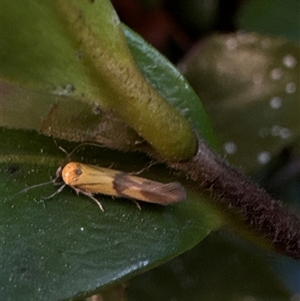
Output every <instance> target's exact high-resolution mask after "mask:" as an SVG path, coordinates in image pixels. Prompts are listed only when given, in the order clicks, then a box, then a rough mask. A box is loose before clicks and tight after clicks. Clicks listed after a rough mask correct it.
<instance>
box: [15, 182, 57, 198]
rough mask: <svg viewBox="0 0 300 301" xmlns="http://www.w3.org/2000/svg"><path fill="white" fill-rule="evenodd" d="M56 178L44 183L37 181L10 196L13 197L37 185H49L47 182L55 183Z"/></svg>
mask: <svg viewBox="0 0 300 301" xmlns="http://www.w3.org/2000/svg"><path fill="white" fill-rule="evenodd" d="M56 180H57V178H55V179H53V180H51V181H48V182H44V183H39V184H35V185H33V186H30V187H26V188H24V189H22V190H21V191H19V192H17V193H15V194H14V195H12V196H11V197H10V198H14V197H15V196H16V195H18V194H20V193H23V192H27V191H28V190H31V189H33V188H37V187H41V186H45V185H49V184H55V181H56Z"/></svg>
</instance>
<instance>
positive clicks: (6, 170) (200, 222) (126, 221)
mask: <svg viewBox="0 0 300 301" xmlns="http://www.w3.org/2000/svg"><path fill="white" fill-rule="evenodd" d="M1 139H2V141H1V155H0V162H1V195H2V200H1V209H0V210H1V240H2V254H1V273H2V274H1V275H2V281H1V296H2V299H5V300H16V299H17V300H28V299H30V300H65V299H71V298H75V297H76V296H77V297H82V296H83V295H89V294H91V293H92V292H95V291H96V290H97V289H99V288H103V287H105V286H107V285H111V284H113V283H114V282H115V281H116V282H119V281H121V280H124V279H127V278H128V277H130V275H132V274H135V273H140V272H141V271H144V270H147V269H150V268H151V267H153V266H156V265H158V264H160V263H161V262H164V261H166V260H169V259H171V258H173V257H175V256H177V255H178V254H180V253H183V252H184V251H186V250H188V249H190V248H191V247H193V246H194V245H195V244H196V243H197V242H199V241H200V240H201V239H202V238H204V237H205V236H206V235H207V234H208V233H209V232H210V231H211V229H212V228H214V227H216V226H217V225H218V224H219V218H218V217H217V216H216V215H215V214H214V213H213V211H212V210H211V209H210V208H209V206H208V205H206V204H205V203H203V202H200V201H199V197H197V196H195V195H194V194H193V193H192V192H190V193H189V195H188V200H187V201H185V202H180V203H177V204H174V205H171V206H168V207H163V206H159V205H149V204H141V207H142V210H139V209H138V208H137V207H136V205H135V204H134V203H133V202H132V201H130V200H126V199H112V198H111V197H105V196H99V197H98V199H99V200H100V201H101V202H102V205H103V207H104V209H105V212H104V213H103V212H101V211H100V210H99V208H98V207H97V205H96V204H95V203H93V202H92V201H91V200H90V199H89V198H87V197H85V196H82V195H80V196H77V195H76V193H75V192H74V191H73V190H72V189H70V188H65V189H64V191H63V192H61V193H60V194H58V195H56V196H55V197H53V198H51V199H50V200H43V197H44V196H49V195H51V194H52V193H53V192H55V191H56V189H57V188H58V187H57V186H54V185H53V184H50V185H45V186H42V187H36V188H33V189H30V190H28V191H24V192H22V189H24V188H25V187H30V186H32V185H36V184H39V183H43V182H46V181H49V180H50V179H51V178H53V177H54V176H55V171H56V169H57V167H58V166H59V165H60V164H61V163H63V161H64V160H65V154H63V153H62V152H61V151H60V150H59V149H58V148H57V145H56V144H55V143H54V141H53V139H52V138H46V137H44V136H41V135H38V134H34V133H32V132H24V131H15V130H2V132H1ZM63 146H64V147H66V146H68V148H70V147H73V145H69V144H67V145H65V144H63ZM76 159H77V160H81V161H83V162H89V163H92V164H97V165H100V166H105V167H109V166H111V165H112V164H113V168H115V169H121V170H126V169H127V171H138V170H139V169H141V168H143V167H145V166H146V165H147V159H146V158H145V156H141V155H140V156H137V155H136V154H124V153H121V152H117V151H115V152H112V151H108V150H106V149H101V148H100V149H98V148H96V149H94V148H87V147H85V148H83V151H80V150H79V151H78V152H77V154H74V160H76ZM128 168H130V169H131V170H128ZM143 176H147V177H150V178H152V179H155V180H158V181H164V182H168V181H170V180H174V178H176V176H174V175H171V174H170V171H166V170H165V169H164V168H163V167H162V166H157V167H155V166H154V167H152V168H151V169H150V170H149V171H148V172H146V173H145V174H143ZM181 180H182V179H181ZM19 192H21V193H19ZM16 193H17V194H16ZM75 299H76V298H75Z"/></svg>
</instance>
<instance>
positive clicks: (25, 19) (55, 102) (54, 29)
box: [1, 0, 196, 160]
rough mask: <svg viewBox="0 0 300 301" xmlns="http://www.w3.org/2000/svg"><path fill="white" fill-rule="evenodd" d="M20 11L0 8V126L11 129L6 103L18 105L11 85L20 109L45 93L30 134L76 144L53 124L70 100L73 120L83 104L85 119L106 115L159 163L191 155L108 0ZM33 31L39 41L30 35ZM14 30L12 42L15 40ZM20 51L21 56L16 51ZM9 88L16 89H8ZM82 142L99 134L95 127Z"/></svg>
mask: <svg viewBox="0 0 300 301" xmlns="http://www.w3.org/2000/svg"><path fill="white" fill-rule="evenodd" d="M25 5H26V4H24V2H23V1H19V2H18V1H16V2H14V3H13V4H10V2H5V4H4V9H3V10H2V13H3V16H2V19H3V23H4V25H5V26H6V25H7V26H6V28H7V30H6V31H5V33H3V34H2V36H1V40H3V41H4V42H3V43H2V49H1V52H2V53H3V57H2V62H1V64H2V65H3V71H2V73H3V75H2V77H3V81H4V85H5V86H6V85H8V86H10V89H8V93H5V96H6V97H7V98H6V99H5V101H6V102H8V103H10V105H8V104H7V105H6V106H8V109H7V111H6V114H4V115H5V116H6V120H5V122H4V123H3V124H4V125H6V126H13V125H12V124H11V122H10V118H9V117H8V116H7V115H8V113H9V112H12V111H13V110H16V108H18V107H19V105H18V104H17V105H16V103H14V104H13V105H14V107H13V108H11V106H12V105H11V101H10V99H11V98H14V99H15V100H16V99H18V97H17V95H18V94H17V91H15V90H16V89H17V88H19V87H18V83H23V84H24V86H23V88H24V89H25V92H24V93H23V94H26V91H27V92H28V97H26V103H27V107H30V106H31V105H32V101H31V94H32V93H35V92H38V93H48V94H50V95H49V96H50V97H49V100H48V102H44V104H43V105H42V109H41V111H42V113H43V114H42V119H41V120H40V123H41V124H40V127H38V128H37V129H38V130H40V129H41V130H42V131H43V132H44V133H47V134H51V135H53V134H54V135H55V136H57V137H61V138H68V139H72V140H77V141H78V140H83V139H82V137H80V135H75V134H73V135H71V134H70V131H68V130H65V129H64V126H62V124H61V123H62V122H61V119H63V118H62V116H64V115H67V116H69V115H70V109H69V110H65V108H64V107H63V105H62V103H63V102H64V100H65V99H66V101H68V100H69V97H71V98H72V99H74V102H75V105H74V106H72V109H71V111H72V110H75V112H74V116H77V115H78V111H76V103H77V102H78V101H80V102H83V103H84V104H85V106H86V108H85V110H84V112H85V113H86V112H88V109H87V108H88V106H87V105H89V107H90V115H94V114H97V112H98V111H103V110H104V111H106V112H107V111H109V112H111V110H113V112H114V114H115V115H116V116H118V117H119V118H121V119H122V120H123V121H125V122H126V124H127V125H128V126H130V127H131V128H132V129H133V130H134V131H135V132H136V133H137V134H138V135H139V136H141V137H142V138H144V139H145V140H147V142H149V144H150V145H151V146H152V147H153V148H154V149H155V151H156V152H157V153H158V154H159V155H161V156H162V157H163V158H166V159H170V160H176V159H186V158H189V157H191V156H192V155H193V154H194V153H195V151H196V137H195V134H194V132H193V131H192V129H191V126H190V124H189V123H188V122H187V120H186V119H185V118H184V117H183V116H182V114H181V113H180V112H179V111H178V110H176V109H174V108H173V107H172V106H171V105H170V104H169V103H168V101H166V99H163V98H162V97H161V95H160V93H159V91H156V90H155V89H153V88H152V86H151V85H150V84H149V83H148V82H147V81H146V80H145V79H144V78H143V76H142V75H141V73H140V71H139V69H138V68H137V66H136V64H135V62H134V60H133V57H132V56H131V53H130V51H129V49H128V47H127V44H126V40H125V37H124V34H123V30H122V27H121V26H120V24H119V21H118V19H117V16H116V15H115V12H114V11H113V9H112V7H111V4H110V3H109V2H108V1H104V0H102V1H97V2H93V1H90V2H89V1H86V2H82V1H77V0H70V1H68V2H66V1H59V0H56V1H52V2H50V3H49V2H40V1H36V0H31V1H30V5H29V6H28V5H26V9H27V14H22V12H23V11H24V9H25V7H24V6H25ZM4 12H5V13H4ZM10 15H13V17H12V19H13V21H12V20H11V18H10ZM14 18H16V19H14ZM32 20H34V21H32ZM32 23H35V24H34V25H33V24H32ZM21 24H22V25H21ZM35 26H38V28H39V30H40V31H41V32H43V34H42V35H41V34H40V32H36V31H34V28H35ZM16 32H18V34H19V35H20V36H21V37H20V38H18V37H19V36H18V35H17V39H16V38H15V37H16ZM36 45H38V47H37V46H36ZM60 48H61V51H59V49H60ZM147 48H149V47H148V46H146V47H145V49H144V50H146V49H147ZM21 49H24V52H22V53H20V51H21ZM44 58H46V59H45V60H44ZM44 61H45V63H44ZM20 70H21V71H20ZM174 71H175V70H174ZM172 73H173V77H176V76H178V72H172ZM181 82H182V85H183V86H184V85H185V84H186V83H184V81H181ZM13 84H15V85H17V86H16V87H15V89H14V85H13ZM161 89H163V87H162V88H161ZM53 95H56V96H60V97H56V98H55V97H53ZM66 96H68V98H66ZM10 97H11V98H10ZM23 97H24V96H23ZM41 97H42V98H43V96H41ZM23 101H24V100H23ZM19 102H21V100H19ZM21 103H22V102H21ZM22 107H24V105H23V106H22ZM183 109H184V110H188V109H189V108H188V107H184V108H183ZM102 115H103V114H102ZM102 115H101V116H102ZM25 116H28V114H27V112H25ZM25 116H24V117H25ZM101 116H100V117H99V119H100V120H101ZM93 117H94V118H92V120H93V121H94V120H95V116H93ZM24 119H25V118H24ZM28 119H30V118H28ZM85 119H86V120H88V118H85ZM7 120H8V121H7ZM45 124H46V126H45ZM26 128H27V127H26ZM73 132H76V129H74V130H73ZM100 134H101V127H100ZM90 136H91V137H93V136H94V137H95V136H100V135H99V132H98V131H97V127H95V123H92V126H91V134H90ZM69 137H70V138H69ZM142 138H140V140H142ZM94 139H96V138H94ZM135 142H136V141H134V142H133V144H135Z"/></svg>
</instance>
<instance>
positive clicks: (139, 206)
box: [131, 199, 142, 210]
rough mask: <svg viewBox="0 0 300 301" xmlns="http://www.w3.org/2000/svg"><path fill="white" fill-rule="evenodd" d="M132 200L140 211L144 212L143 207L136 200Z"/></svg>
mask: <svg viewBox="0 0 300 301" xmlns="http://www.w3.org/2000/svg"><path fill="white" fill-rule="evenodd" d="M131 200H132V201H133V202H134V203H135V204H136V206H137V207H138V209H139V210H142V207H141V205H140V204H139V203H138V202H137V201H136V200H134V199H131Z"/></svg>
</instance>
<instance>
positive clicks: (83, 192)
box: [72, 187, 104, 212]
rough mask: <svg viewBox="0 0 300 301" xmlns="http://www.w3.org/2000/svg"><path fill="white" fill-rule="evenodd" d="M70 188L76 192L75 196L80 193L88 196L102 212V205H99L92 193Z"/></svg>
mask: <svg viewBox="0 0 300 301" xmlns="http://www.w3.org/2000/svg"><path fill="white" fill-rule="evenodd" d="M72 188H73V189H74V190H75V191H76V193H77V194H79V193H82V194H84V195H86V196H88V197H89V198H90V199H92V200H93V201H94V202H95V203H96V204H97V205H98V207H99V208H100V210H101V211H102V212H104V209H103V207H102V204H101V203H100V202H99V201H98V200H97V199H96V198H95V197H94V196H93V194H92V193H90V192H87V191H84V190H82V189H78V188H76V187H72Z"/></svg>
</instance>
